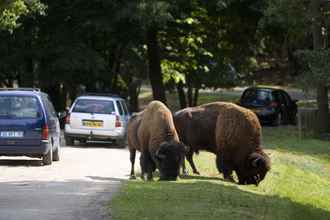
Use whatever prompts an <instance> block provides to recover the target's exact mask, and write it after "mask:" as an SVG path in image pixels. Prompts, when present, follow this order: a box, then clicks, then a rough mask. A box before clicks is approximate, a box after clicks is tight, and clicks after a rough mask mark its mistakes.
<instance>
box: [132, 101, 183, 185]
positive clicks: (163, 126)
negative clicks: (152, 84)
mask: <svg viewBox="0 0 330 220" xmlns="http://www.w3.org/2000/svg"><path fill="white" fill-rule="evenodd" d="M127 132H128V147H129V150H130V159H131V163H132V168H131V177H134V175H135V174H134V163H135V154H136V150H138V151H140V152H141V157H140V164H141V171H142V177H143V178H144V174H145V173H147V175H148V179H152V172H153V171H154V170H155V169H156V167H157V168H158V169H159V171H160V179H164V180H166V179H168V180H170V179H176V178H177V176H178V174H179V167H180V164H181V163H182V160H183V158H184V145H183V144H182V143H180V141H179V138H178V134H177V132H176V130H175V127H174V122H173V117H172V113H171V112H170V110H169V109H168V108H167V107H166V106H165V105H164V104H163V103H161V102H159V101H153V102H151V103H149V105H148V106H147V107H146V109H145V110H144V111H142V112H140V113H138V114H137V115H134V116H133V117H132V118H131V119H130V121H129V123H128V131H127Z"/></svg>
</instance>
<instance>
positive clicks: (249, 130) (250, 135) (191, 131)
mask: <svg viewBox="0 0 330 220" xmlns="http://www.w3.org/2000/svg"><path fill="white" fill-rule="evenodd" d="M174 123H175V127H176V129H177V132H178V134H179V137H180V140H181V141H182V142H183V143H184V144H185V145H187V146H189V151H188V152H187V153H186V158H187V160H188V162H189V163H190V165H191V167H192V169H193V172H194V173H197V174H199V172H198V170H197V169H196V167H195V164H194V162H193V153H194V152H195V153H198V152H199V150H206V151H209V152H212V153H214V154H216V165H217V168H218V170H219V172H222V173H223V175H224V178H225V179H229V180H233V179H232V176H231V175H232V171H235V172H236V174H237V176H238V179H239V183H240V184H256V185H257V184H258V183H259V182H260V181H261V180H263V179H264V177H265V175H266V173H267V172H268V170H269V169H270V159H269V157H268V156H267V155H266V154H265V153H264V152H263V151H262V149H261V146H260V138H261V126H260V123H259V121H258V118H257V117H256V115H255V114H254V113H253V112H252V111H250V110H248V109H246V108H242V107H240V106H237V105H235V104H232V103H225V102H214V103H209V104H205V105H201V106H197V107H192V108H185V109H183V110H180V111H178V112H176V113H175V114H174ZM184 170H185V167H184Z"/></svg>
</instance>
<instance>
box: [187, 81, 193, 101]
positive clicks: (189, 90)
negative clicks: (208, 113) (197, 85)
mask: <svg viewBox="0 0 330 220" xmlns="http://www.w3.org/2000/svg"><path fill="white" fill-rule="evenodd" d="M186 80H187V87H188V91H187V98H188V106H189V107H192V106H193V86H192V82H191V78H190V76H189V74H188V75H186Z"/></svg>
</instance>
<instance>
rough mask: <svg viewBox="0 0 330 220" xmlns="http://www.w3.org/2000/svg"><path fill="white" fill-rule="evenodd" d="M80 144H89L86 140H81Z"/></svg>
mask: <svg viewBox="0 0 330 220" xmlns="http://www.w3.org/2000/svg"><path fill="white" fill-rule="evenodd" d="M79 142H80V143H81V144H86V143H87V140H86V139H79Z"/></svg>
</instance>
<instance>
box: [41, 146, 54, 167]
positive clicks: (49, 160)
mask: <svg viewBox="0 0 330 220" xmlns="http://www.w3.org/2000/svg"><path fill="white" fill-rule="evenodd" d="M52 162H53V149H52V147H50V149H49V151H48V152H47V154H45V155H44V156H43V157H42V163H43V164H44V165H45V166H47V165H51V164H52Z"/></svg>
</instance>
